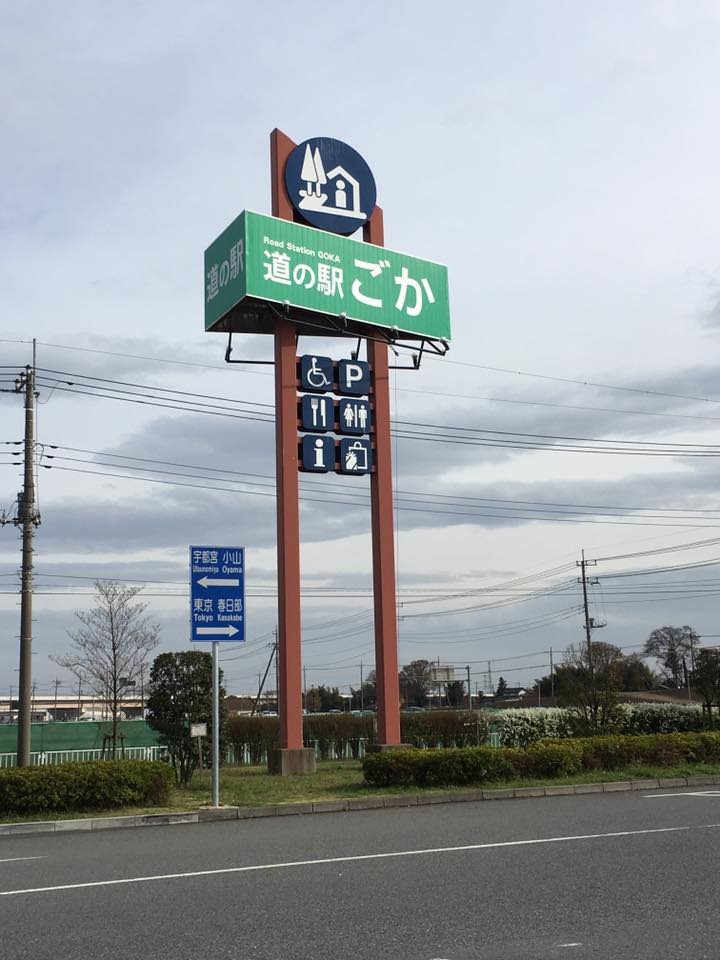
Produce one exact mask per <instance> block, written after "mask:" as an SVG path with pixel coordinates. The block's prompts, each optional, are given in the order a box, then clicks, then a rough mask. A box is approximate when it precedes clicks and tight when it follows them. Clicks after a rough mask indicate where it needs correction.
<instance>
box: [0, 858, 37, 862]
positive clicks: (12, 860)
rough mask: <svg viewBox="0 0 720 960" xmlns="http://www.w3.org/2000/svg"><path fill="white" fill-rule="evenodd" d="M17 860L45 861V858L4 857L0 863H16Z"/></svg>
mask: <svg viewBox="0 0 720 960" xmlns="http://www.w3.org/2000/svg"><path fill="white" fill-rule="evenodd" d="M18 860H47V857H6V858H5V859H4V860H0V863H17V861H18Z"/></svg>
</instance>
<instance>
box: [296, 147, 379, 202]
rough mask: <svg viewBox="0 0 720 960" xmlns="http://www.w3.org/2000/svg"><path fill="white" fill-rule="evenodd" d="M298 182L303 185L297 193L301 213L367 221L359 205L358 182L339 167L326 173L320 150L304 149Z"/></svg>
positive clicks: (316, 148)
mask: <svg viewBox="0 0 720 960" xmlns="http://www.w3.org/2000/svg"><path fill="white" fill-rule="evenodd" d="M300 180H301V181H302V183H303V186H301V187H300V188H299V189H298V194H299V196H300V197H301V200H300V202H299V203H298V208H299V209H300V210H312V211H314V212H316V213H327V214H331V215H332V216H335V217H348V218H350V219H353V220H365V219H366V218H367V217H366V214H365V213H363V212H362V209H361V205H360V203H361V198H360V183H359V182H358V180H357V179H356V178H355V177H354V176H353V175H352V174H351V173H350V172H349V171H348V170H346V169H345V167H343V166H341V165H340V164H338V165H337V166H335V167H333V169H332V170H329V171H328V172H327V173H326V172H325V166H324V164H323V161H322V156H321V155H320V149H319V148H318V147H315V150H314V152H313V150H312V149H311V147H310V144H309V143H308V144H307V145H306V147H305V156H304V159H303V164H302V170H301V171H300ZM328 201H330V202H328Z"/></svg>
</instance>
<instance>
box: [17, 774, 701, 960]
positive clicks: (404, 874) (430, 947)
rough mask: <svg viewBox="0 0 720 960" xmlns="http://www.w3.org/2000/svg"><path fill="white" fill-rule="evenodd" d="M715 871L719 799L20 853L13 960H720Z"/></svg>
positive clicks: (313, 820)
mask: <svg viewBox="0 0 720 960" xmlns="http://www.w3.org/2000/svg"><path fill="white" fill-rule="evenodd" d="M653 793H657V794H658V795H656V796H652V794H653ZM718 854H720V791H713V790H711V789H709V788H708V789H707V790H703V789H700V790H697V791H693V790H690V789H687V788H686V789H680V790H676V791H662V792H658V791H647V792H636V793H614V794H613V793H611V794H602V795H597V794H591V795H587V796H578V797H553V798H546V799H533V800H509V801H492V802H483V803H457V804H445V805H441V806H426V807H412V808H408V809H388V810H371V811H367V812H362V813H360V812H355V813H337V814H322V815H315V816H308V817H288V818H283V817H279V818H272V819H266V820H239V821H229V822H216V823H204V824H193V825H177V826H169V827H152V828H147V827H146V828H136V829H129V830H117V831H107V832H104V831H98V832H95V833H74V834H61V833H56V834H51V835H45V836H37V837H33V836H24V837H6V838H0V924H1V925H0V956H1V957H3V958H8V960H30V958H32V960H70V958H72V960H102V958H118V960H119V958H122V960H128V958H136V957H137V958H142V960H198V958H222V960H224V958H233V960H340V958H351V960H436V958H437V960H501V958H502V960H516V958H518V960H519V958H523V960H524V958H534V960H551V958H552V960H556V958H560V960H566V958H567V960H580V958H613V960H645V958H648V960H650V958H652V960H657V958H669V960H684V958H695V960H699V958H708V960H710V958H712V960H717V957H718V956H719V955H720V910H718V906H717V881H716V876H717V866H718Z"/></svg>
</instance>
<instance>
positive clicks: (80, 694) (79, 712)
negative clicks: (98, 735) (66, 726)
mask: <svg viewBox="0 0 720 960" xmlns="http://www.w3.org/2000/svg"><path fill="white" fill-rule="evenodd" d="M81 713H82V680H78V712H77V718H78V720H79V719H80V714H81Z"/></svg>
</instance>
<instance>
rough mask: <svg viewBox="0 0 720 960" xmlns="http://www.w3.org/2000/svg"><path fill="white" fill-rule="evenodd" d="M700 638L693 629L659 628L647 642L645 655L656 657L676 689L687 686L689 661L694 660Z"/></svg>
mask: <svg viewBox="0 0 720 960" xmlns="http://www.w3.org/2000/svg"><path fill="white" fill-rule="evenodd" d="M699 644H700V638H699V637H698V635H697V633H696V632H695V631H694V630H693V628H692V627H688V626H684V627H658V628H657V629H656V630H653V632H652V633H651V634H650V636H649V637H648V638H647V640H646V641H645V646H644V647H643V654H644V655H645V656H646V657H655V658H656V659H657V660H659V661H660V662H661V663H662V665H663V668H664V670H665V676H666V677H667V679H668V680H669V681H670V682H671V683H672V685H673V686H674V687H676V688H679V687H682V686H683V681H684V685H687V675H688V664H687V659H688V657H689V658H690V661H691V663H692V658H693V654H694V651H695V650H696V649H697V647H698V646H699Z"/></svg>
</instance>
